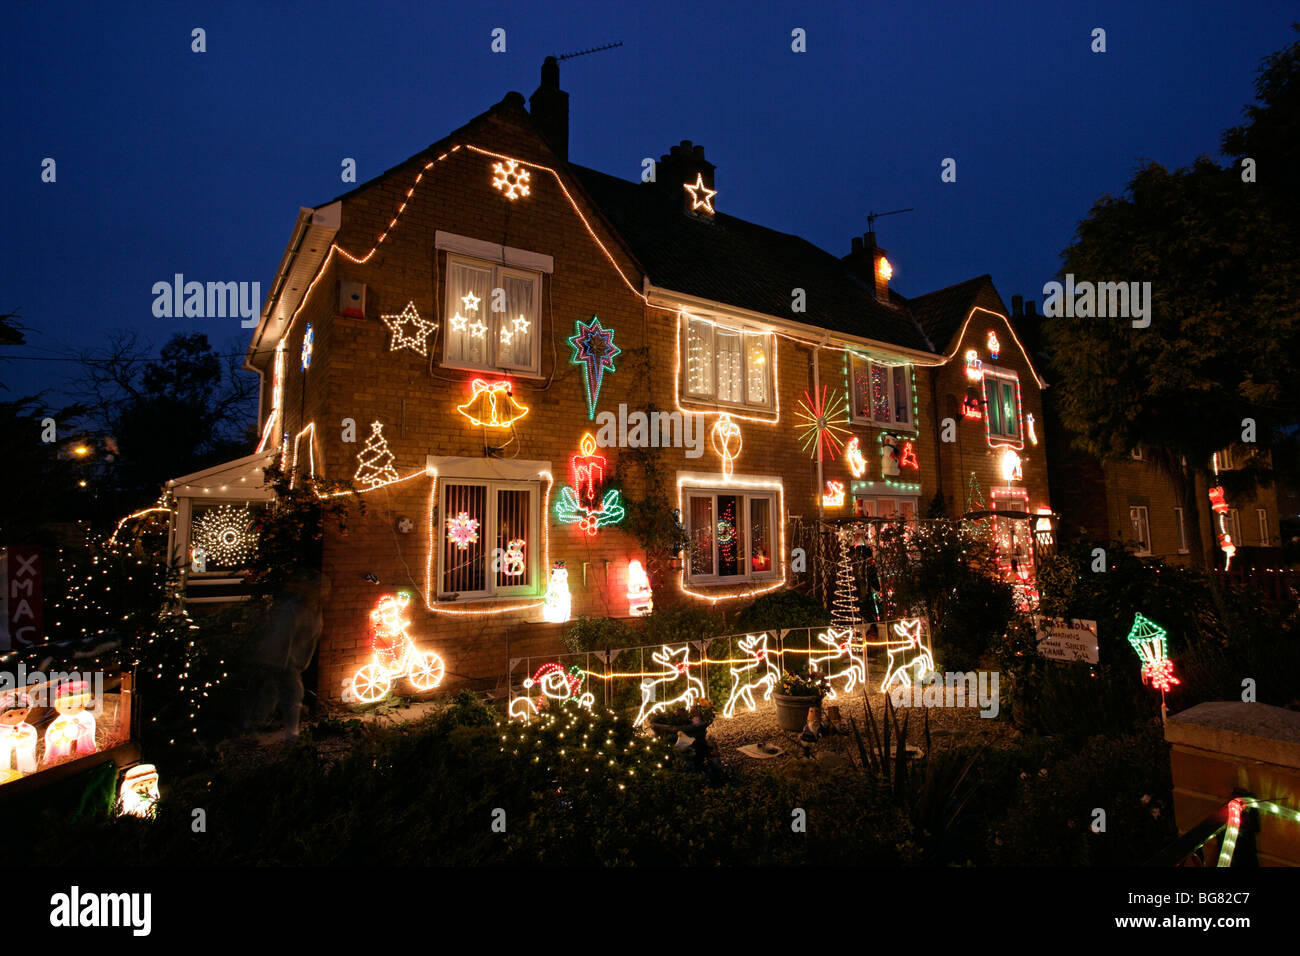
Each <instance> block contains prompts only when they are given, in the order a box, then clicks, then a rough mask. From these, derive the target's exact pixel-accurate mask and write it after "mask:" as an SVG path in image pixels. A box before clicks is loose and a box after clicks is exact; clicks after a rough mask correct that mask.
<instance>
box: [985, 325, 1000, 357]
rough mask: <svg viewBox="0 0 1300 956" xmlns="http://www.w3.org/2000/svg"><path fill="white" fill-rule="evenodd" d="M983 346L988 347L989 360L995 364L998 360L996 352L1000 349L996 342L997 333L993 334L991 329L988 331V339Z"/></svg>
mask: <svg viewBox="0 0 1300 956" xmlns="http://www.w3.org/2000/svg"><path fill="white" fill-rule="evenodd" d="M984 344H985V345H986V346H988V350H989V358H991V359H993V360H994V361H995V362H996V361H997V358H998V352H999V351H1000V350H1001V348H1002V345H1001V343H1000V342H998V333H997V332H995V331H994V330H993V329H989V337H988V338H987V339H986V340H985V342H984Z"/></svg>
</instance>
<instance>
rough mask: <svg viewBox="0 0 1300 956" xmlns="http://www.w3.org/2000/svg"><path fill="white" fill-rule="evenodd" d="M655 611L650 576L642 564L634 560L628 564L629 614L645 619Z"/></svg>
mask: <svg viewBox="0 0 1300 956" xmlns="http://www.w3.org/2000/svg"><path fill="white" fill-rule="evenodd" d="M652 610H654V594H653V592H652V591H651V590H650V576H649V575H648V574H646V572H645V568H644V567H642V566H641V562H640V561H639V560H637V559H636V558H633V559H632V560H631V561H629V562H628V564H627V613H628V614H630V615H632V617H645V616H646V615H648V614H649V613H650V612H651V611H652Z"/></svg>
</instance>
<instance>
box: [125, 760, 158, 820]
mask: <svg viewBox="0 0 1300 956" xmlns="http://www.w3.org/2000/svg"><path fill="white" fill-rule="evenodd" d="M158 799H159V794H158V768H157V767H155V766H154V765H153V764H151V763H140V764H136V765H135V766H134V767H132V768H131V769H130V770H128V771H127V772H126V773H125V774H124V775H123V776H122V786H121V787H120V788H119V790H118V798H117V815H118V816H120V817H128V816H129V817H142V818H144V819H146V820H152V819H153V818H154V816H156V815H157V813H158Z"/></svg>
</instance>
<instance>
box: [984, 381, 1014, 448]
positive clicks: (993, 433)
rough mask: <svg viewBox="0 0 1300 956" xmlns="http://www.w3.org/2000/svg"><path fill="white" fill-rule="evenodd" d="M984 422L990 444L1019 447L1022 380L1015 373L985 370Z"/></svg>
mask: <svg viewBox="0 0 1300 956" xmlns="http://www.w3.org/2000/svg"><path fill="white" fill-rule="evenodd" d="M984 422H985V425H986V426H987V428H988V439H989V443H990V444H993V443H996V442H1012V443H1015V444H1016V445H1017V447H1019V444H1020V443H1021V438H1020V379H1019V378H1018V377H1017V376H1016V374H1015V373H1014V372H1001V371H996V370H993V369H985V370H984Z"/></svg>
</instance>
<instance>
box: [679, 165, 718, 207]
mask: <svg viewBox="0 0 1300 956" xmlns="http://www.w3.org/2000/svg"><path fill="white" fill-rule="evenodd" d="M682 188H683V189H685V190H686V191H687V192H688V193H690V194H691V212H694V211H695V210H697V209H703V210H704V211H705V212H707V213H709V214H710V215H712V214H713V197H714V196H716V195H717V194H718V191H717V190H716V189H710V188H709V187H708V186H706V185H704V174H703V173H697V174H696V176H695V182H694V183H682Z"/></svg>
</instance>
